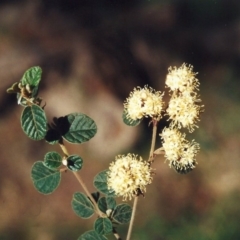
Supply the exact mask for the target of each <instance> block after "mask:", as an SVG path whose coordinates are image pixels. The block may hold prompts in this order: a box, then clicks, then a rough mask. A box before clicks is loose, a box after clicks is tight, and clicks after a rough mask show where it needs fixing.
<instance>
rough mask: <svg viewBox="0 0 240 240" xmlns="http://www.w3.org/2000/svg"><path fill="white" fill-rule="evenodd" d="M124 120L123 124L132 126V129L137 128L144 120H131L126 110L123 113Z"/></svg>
mask: <svg viewBox="0 0 240 240" xmlns="http://www.w3.org/2000/svg"><path fill="white" fill-rule="evenodd" d="M122 119H123V122H124V123H125V124H126V125H128V126H131V127H135V126H137V125H138V124H139V123H140V122H141V121H142V119H138V120H132V119H129V118H128V117H127V112H126V110H124V111H123V114H122Z"/></svg>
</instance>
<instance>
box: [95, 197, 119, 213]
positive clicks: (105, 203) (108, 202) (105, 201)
mask: <svg viewBox="0 0 240 240" xmlns="http://www.w3.org/2000/svg"><path fill="white" fill-rule="evenodd" d="M98 207H99V209H100V210H101V211H102V212H103V213H106V211H107V210H108V209H111V210H113V209H114V208H115V207H116V201H115V199H114V198H113V197H102V198H100V199H99V200H98Z"/></svg>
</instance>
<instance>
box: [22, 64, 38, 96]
mask: <svg viewBox="0 0 240 240" xmlns="http://www.w3.org/2000/svg"><path fill="white" fill-rule="evenodd" d="M41 76H42V69H41V68H40V67H31V68H29V69H28V70H27V71H26V72H25V73H24V74H23V77H22V79H21V81H20V82H21V84H22V85H23V86H27V85H28V86H29V87H30V89H31V92H32V97H36V95H37V92H38V85H39V83H40V80H41Z"/></svg>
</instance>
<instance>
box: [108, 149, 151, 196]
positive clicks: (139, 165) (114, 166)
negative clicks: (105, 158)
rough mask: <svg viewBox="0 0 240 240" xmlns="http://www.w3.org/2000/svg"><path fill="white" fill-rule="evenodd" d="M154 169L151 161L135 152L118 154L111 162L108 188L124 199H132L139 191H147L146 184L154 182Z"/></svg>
mask: <svg viewBox="0 0 240 240" xmlns="http://www.w3.org/2000/svg"><path fill="white" fill-rule="evenodd" d="M152 175H153V169H152V168H151V167H150V166H149V163H148V162H146V161H143V160H142V158H141V157H138V156H137V155H135V154H130V153H129V154H127V155H118V156H116V158H115V161H114V162H112V163H111V164H110V167H109V171H108V179H107V184H108V188H109V189H111V190H114V191H115V193H116V195H117V196H122V197H123V200H127V199H129V200H131V199H132V198H133V197H134V196H136V195H138V194H139V193H144V192H146V186H147V185H148V184H150V183H151V182H152Z"/></svg>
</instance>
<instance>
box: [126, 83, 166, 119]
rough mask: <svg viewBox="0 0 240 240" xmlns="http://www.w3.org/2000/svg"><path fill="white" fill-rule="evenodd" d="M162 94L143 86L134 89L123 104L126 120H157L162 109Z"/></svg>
mask: <svg viewBox="0 0 240 240" xmlns="http://www.w3.org/2000/svg"><path fill="white" fill-rule="evenodd" d="M162 97H163V93H161V92H160V91H155V90H154V89H152V88H150V87H148V86H145V87H144V88H140V87H137V88H134V90H133V91H132V92H131V93H130V96H129V97H128V98H127V99H126V101H125V102H124V109H125V111H126V113H127V118H128V119H130V120H140V119H142V118H143V117H155V118H159V117H160V116H161V112H162V109H163V105H164V103H163V100H162Z"/></svg>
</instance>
